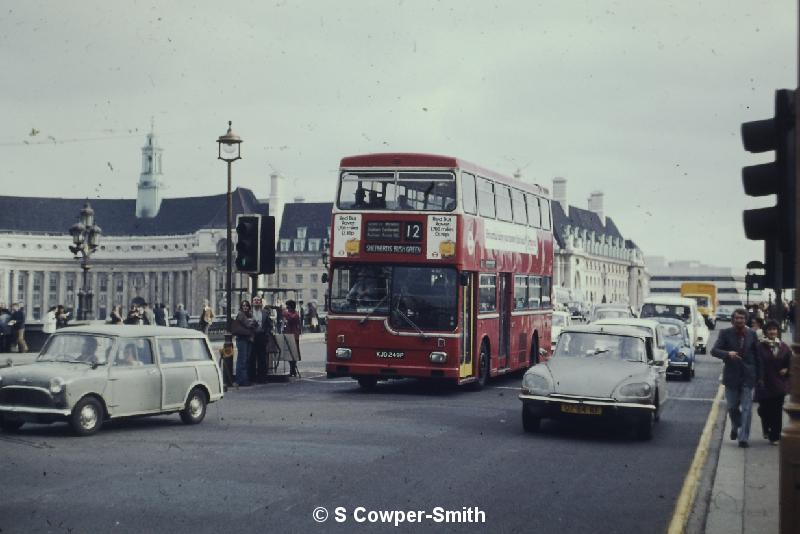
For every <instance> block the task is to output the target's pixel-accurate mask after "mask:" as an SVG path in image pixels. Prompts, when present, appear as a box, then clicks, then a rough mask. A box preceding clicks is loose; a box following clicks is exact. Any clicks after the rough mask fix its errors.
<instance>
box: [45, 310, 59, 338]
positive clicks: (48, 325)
mask: <svg viewBox="0 0 800 534" xmlns="http://www.w3.org/2000/svg"><path fill="white" fill-rule="evenodd" d="M55 331H56V307H55V306H50V309H49V310H47V313H46V314H44V319H43V320H42V332H44V333H45V334H52V333H53V332H55Z"/></svg>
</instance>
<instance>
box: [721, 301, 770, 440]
mask: <svg viewBox="0 0 800 534" xmlns="http://www.w3.org/2000/svg"><path fill="white" fill-rule="evenodd" d="M746 321H747V311H745V310H744V309H743V308H739V309H737V310H736V311H734V312H733V314H732V315H731V322H732V323H733V326H731V327H730V328H726V329H725V330H722V331H721V332H720V333H719V337H718V338H717V342H716V343H714V348H713V349H711V355H712V356H714V357H715V358H719V359H720V360H722V361H723V362H725V367H724V368H723V370H722V383H723V384H724V385H725V402H726V403H727V404H728V415H729V416H730V418H731V427H732V428H731V435H730V437H731V439H732V440H735V439H738V440H739V446H740V447H748V446H749V445H748V441H749V439H750V418H751V414H752V407H753V388H754V387H755V385H756V384H757V383H758V382H760V381H761V378H762V369H761V360H760V359H759V357H758V354H757V353H756V348H757V343H758V339H757V337H756V333H755V332H753V331H752V330H750V329H749V328H747V326H746V324H745V323H746Z"/></svg>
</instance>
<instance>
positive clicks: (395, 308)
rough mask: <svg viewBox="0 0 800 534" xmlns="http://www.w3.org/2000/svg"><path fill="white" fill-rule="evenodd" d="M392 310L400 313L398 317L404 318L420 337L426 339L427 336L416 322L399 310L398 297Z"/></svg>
mask: <svg viewBox="0 0 800 534" xmlns="http://www.w3.org/2000/svg"><path fill="white" fill-rule="evenodd" d="M394 311H396V312H397V313H398V314H399V315H400V317H402V318H403V319H405V320H406V322H407V323H408V324H410V325H411V327H412V328H413V329H414V330H416V331H417V332H418V333H419V335H420V336H421V337H422V339H428V336H426V335H425V332H423V331H422V329H421V328H420V327H418V326H417V324H416V323H415V322H414V321H412V320H411V318H410V317H409V316H408V315H406V314H405V313H403V312H402V311H400V300H399V299H398V301H397V305H396V306H395V307H394Z"/></svg>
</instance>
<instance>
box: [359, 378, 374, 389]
mask: <svg viewBox="0 0 800 534" xmlns="http://www.w3.org/2000/svg"><path fill="white" fill-rule="evenodd" d="M357 380H358V387H360V388H361V389H363V390H364V391H370V390H372V389H375V386H376V385H377V384H378V379H377V378H375V377H374V376H359V377H358V378H357Z"/></svg>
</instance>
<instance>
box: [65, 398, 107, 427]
mask: <svg viewBox="0 0 800 534" xmlns="http://www.w3.org/2000/svg"><path fill="white" fill-rule="evenodd" d="M69 424H70V426H71V427H72V430H73V431H74V432H75V433H76V434H77V435H79V436H90V435H92V434H94V433H95V432H97V431H98V430H100V427H101V426H103V406H102V405H101V404H100V401H98V400H97V399H96V398H94V397H84V398H82V399H81V400H80V401H79V402H78V404H76V405H75V407H74V408H73V409H72V415H70V417H69Z"/></svg>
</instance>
